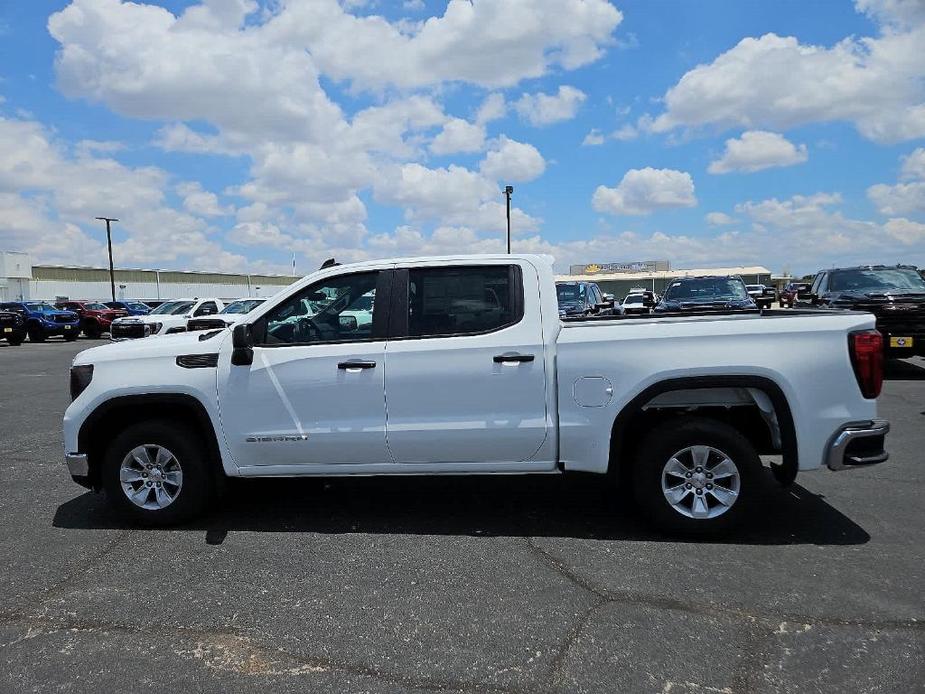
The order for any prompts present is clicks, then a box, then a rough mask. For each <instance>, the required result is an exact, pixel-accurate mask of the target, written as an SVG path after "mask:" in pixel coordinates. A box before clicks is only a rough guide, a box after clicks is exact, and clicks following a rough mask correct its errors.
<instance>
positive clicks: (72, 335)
mask: <svg viewBox="0 0 925 694" xmlns="http://www.w3.org/2000/svg"><path fill="white" fill-rule="evenodd" d="M79 334H80V331H79V330H70V331H68V332H66V333H64V339H65V340H66V341H67V342H73V341H74V340H76V339H77V336H78V335H79Z"/></svg>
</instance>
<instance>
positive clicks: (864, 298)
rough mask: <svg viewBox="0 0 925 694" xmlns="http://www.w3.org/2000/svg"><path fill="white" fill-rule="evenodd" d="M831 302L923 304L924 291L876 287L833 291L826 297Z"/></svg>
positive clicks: (924, 302)
mask: <svg viewBox="0 0 925 694" xmlns="http://www.w3.org/2000/svg"><path fill="white" fill-rule="evenodd" d="M827 298H828V299H829V301H832V302H861V303H880V304H889V303H893V302H902V303H904V304H923V305H925V292H922V291H916V290H913V289H882V290H881V289H877V290H871V291H861V290H853V291H843V292H833V293H831V294H829V296H828V297H827Z"/></svg>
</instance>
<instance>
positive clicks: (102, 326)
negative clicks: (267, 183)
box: [55, 301, 128, 338]
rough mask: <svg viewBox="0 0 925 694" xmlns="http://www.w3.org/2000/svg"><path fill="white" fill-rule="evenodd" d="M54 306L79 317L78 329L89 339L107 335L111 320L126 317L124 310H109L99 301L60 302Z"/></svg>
mask: <svg viewBox="0 0 925 694" xmlns="http://www.w3.org/2000/svg"><path fill="white" fill-rule="evenodd" d="M55 306H56V307H57V308H59V309H64V310H67V311H73V312H74V313H76V314H77V315H78V316H80V329H81V330H82V331H83V334H84V335H86V336H87V337H91V338H97V337H99V336H100V335H102V334H103V333H108V332H109V326H110V325H111V324H112V322H113V320H115V319H116V318H121V317H122V316H127V315H128V311H126V310H124V309H119V308H109V307H108V306H106V304H103V303H100V302H99V301H60V302H58V303H57V304H55Z"/></svg>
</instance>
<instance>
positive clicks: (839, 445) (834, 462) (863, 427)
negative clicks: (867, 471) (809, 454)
mask: <svg viewBox="0 0 925 694" xmlns="http://www.w3.org/2000/svg"><path fill="white" fill-rule="evenodd" d="M889 432H890V423H889V422H888V421H886V420H885V419H874V420H871V421H867V422H853V423H851V424H846V425H844V426H843V427H842V428H841V429H839V430H838V431H837V432H835V434H834V436H832V438H831V439H830V440H829V445H828V447H827V448H826V461H825V462H826V465H827V466H828V468H829V469H830V470H847V469H849V468H855V467H866V466H868V465H876V464H877V463H882V462H884V461H885V460H886V459H887V458H889V457H890V454H889V453H887V452H886V451H885V450H884V441H885V439H886V435H887V434H888V433H889Z"/></svg>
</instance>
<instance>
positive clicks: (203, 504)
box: [102, 420, 215, 526]
mask: <svg viewBox="0 0 925 694" xmlns="http://www.w3.org/2000/svg"><path fill="white" fill-rule="evenodd" d="M201 440H202V436H201V434H200V432H198V431H196V430H195V429H193V428H192V427H190V426H187V425H186V424H183V423H182V422H179V421H174V420H151V421H147V422H139V423H137V424H132V425H130V426H129V427H127V428H126V429H125V430H124V431H122V433H121V434H119V435H118V436H116V437H115V439H113V441H112V443H111V444H110V446H109V448H108V449H107V451H106V454H105V456H104V458H103V467H102V482H103V488H104V489H105V490H106V496H107V499H108V500H109V503H110V504H112V506H113V507H114V508H115V509H116V510H117V511H118V512H119V513H120V514H122V515H123V516H125V517H127V518H129V519H130V520H131V521H132V522H134V523H137V524H139V525H148V526H169V525H176V524H178V523H182V522H184V521H186V520H189V519H191V518H193V517H195V516H197V515H199V514H200V513H202V512H203V511H204V510H205V509H206V508H207V507H208V506H209V504H210V503H211V501H212V499H213V497H214V494H215V480H214V478H213V474H212V466H211V461H210V459H209V453H208V451H207V449H206V447H205V446H204V445H203V444H202V441H201ZM146 444H153V445H157V446H163V447H165V448H167V449H168V450H169V451H170V452H171V453H173V455H174V456H175V458H176V460H177V461H178V462H179V464H180V467H181V469H182V474H183V484H182V486H181V487H180V490H179V492H178V493H177V495H176V498H175V499H174V500H173V502H171V503H170V504H169V505H167V506H165V507H164V508H161V509H146V508H142V507H141V506H138V505H136V504H135V503H133V502H132V501H131V500H130V499H129V498H128V496H127V495H126V492H124V491H123V489H122V484H121V482H120V479H119V474H120V468H121V466H122V461H123V460H124V459H125V457H126V456H127V455H128V454H129V452H130V451H132V450H133V449H134V448H136V447H138V446H142V445H146Z"/></svg>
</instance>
